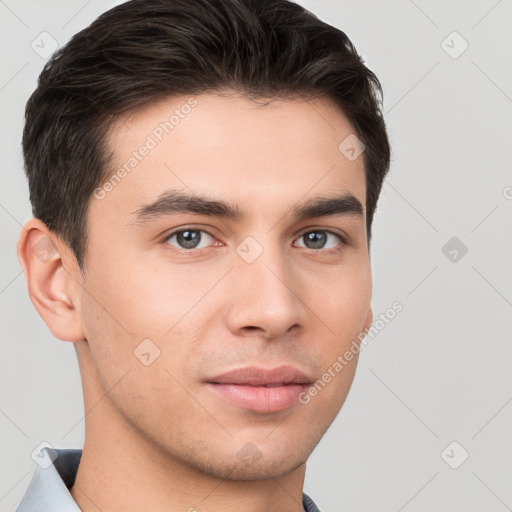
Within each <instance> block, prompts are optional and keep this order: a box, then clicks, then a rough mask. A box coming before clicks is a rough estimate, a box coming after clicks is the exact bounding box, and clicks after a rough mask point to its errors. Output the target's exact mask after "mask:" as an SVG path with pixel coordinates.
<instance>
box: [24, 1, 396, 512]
mask: <svg viewBox="0 0 512 512" xmlns="http://www.w3.org/2000/svg"><path fill="white" fill-rule="evenodd" d="M379 93H382V91H381V89H380V84H379V82H378V80H377V78H376V77H375V75H374V74H373V73H372V72H371V71H370V70H369V69H368V68H366V67H365V66H364V64H363V62H362V60H361V58H360V57H359V56H358V54H357V53H356V51H355V49H354V47H353V45H352V43H351V42H350V41H349V39H348V38H347V36H346V35H345V34H344V33H343V32H341V31H339V30H337V29H335V28H333V27H331V26H329V25H327V24H326V23H324V22H322V21H320V20H319V19H318V18H316V17H315V16H313V15H312V14H311V13H309V12H308V11H306V10H305V9H303V8H301V7H299V6H298V5H296V4H293V3H291V2H286V1H282V0H267V1H261V0H257V1H256V0H194V1H190V0H187V1H185V0H133V1H131V2H127V3H125V4H122V5H120V6H118V7H115V8H113V9H112V10H110V11H108V12H106V13H105V14H103V15H102V16H100V17H99V18H98V19H97V20H96V21H95V22H94V23H93V24H92V25H91V26H89V27H88V28H86V29H84V30H83V31H81V32H80V33H78V34H77V35H76V36H75V37H73V38H72V40H71V41H70V42H69V43H68V44H67V45H66V46H65V47H63V48H62V49H60V50H59V51H58V52H57V53H56V54H55V55H54V56H53V57H52V59H51V60H50V61H49V62H48V63H47V65H46V66H45V69H44V70H43V72H42V73H41V76H40V80H39V83H38V86H37V89H36V90H35V92H34V93H33V95H32V96H31V98H30V100H29V101H28V104H27V109H26V125H25V131H24V134H23V150H24V157H25V165H26V173H27V176H28V180H29V188H30V199H31V203H32V207H33V213H34V218H33V219H31V220H29V221H28V222H27V223H26V224H25V226H24V229H23V230H22V233H21V235H20V239H19V244H18V255H19V259H20V262H21V264H22V266H23V268H24V269H25V270H24V273H25V277H26V280H27V283H28V290H29V294H30V298H31V300H32V302H33V304H34V306H35V307H36V309H37V311H38V312H39V314H40V315H41V317H42V318H43V319H44V321H45V322H46V324H47V325H48V327H49V329H50V330H51V332H52V333H53V334H54V335H55V336H56V337H57V338H59V339H61V340H65V341H68V342H72V343H73V344H74V346H75V349H76V353H77V357H78V362H79V367H80V373H81V378H82V385H83V392H84V406H85V411H86V415H85V432H86V434H85V443H84V446H83V450H64V449H59V448H51V447H50V448H44V449H43V450H41V453H40V459H41V461H42V462H41V463H40V465H39V466H38V467H37V470H36V473H35V475H34V477H33V479H32V481H31V483H30V485H29V488H28V489H27V491H26V494H25V496H24V498H23V500H22V502H21V503H20V505H19V507H18V509H17V510H18V511H19V512H26V511H32V510H82V511H85V512H92V511H97V510H100V511H103V512H111V511H118V510H119V511H120V510H123V511H124V512H131V511H152V512H160V511H162V512H163V511H171V510H172V511H174V510H184V511H189V512H192V511H199V512H207V511H219V510H222V511H230V510H237V511H239V510H244V511H245V512H263V511H269V510H272V511H280V512H299V511H302V510H305V511H308V512H311V511H316V510H318V509H317V507H316V505H315V504H314V502H313V500H312V499H311V498H309V497H308V496H307V495H306V494H304V493H303V484H304V476H305V468H306V466H305V464H306V461H307V459H308V457H309V455H310V454H311V452H312V451H313V449H314V448H315V446H316V445H317V443H318V442H319V441H320V439H321V438H322V436H323V434H324V433H325V432H326V430H327V429H328V428H329V426H330V425H331V423H332V422H333V420H334V419H335V417H336V416H337V414H338V412H339V411H340V409H341V407H342V405H343V403H344V401H345V398H346V396H347V394H348V391H349V389H350V385H351V383H352V380H353V377H354V373H355V368H356V363H357V357H358V352H359V343H360V342H361V341H362V340H363V339H364V334H365V332H366V331H367V330H368V328H369V327H370V326H371V324H372V310H371V305H370V302H371V288H372V284H371V268H370V261H369V243H370V239H371V225H372V219H373V215H374V212H375V208H376V204H377V199H378V196H379V192H380V189H381V186H382V182H383V179H384V177H385V175H386V173H387V171H388V167H389V158H390V149H389V143H388V138H387V134H386V129H385V126H384V122H383V119H382V116H381V112H380V106H379V101H378V94H379ZM354 347H355V348H354ZM349 353H351V354H352V356H350V357H348V356H345V357H342V356H340V355H344V354H349Z"/></svg>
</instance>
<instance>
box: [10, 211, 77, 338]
mask: <svg viewBox="0 0 512 512" xmlns="http://www.w3.org/2000/svg"><path fill="white" fill-rule="evenodd" d="M61 250H64V244H63V242H62V241H60V239H58V237H57V236H56V235H55V234H54V233H51V232H50V231H49V230H48V228H47V227H46V225H45V224H44V223H43V222H41V221H40V220H39V219H31V220H29V221H28V222H27V223H26V224H25V226H24V227H23V229H22V231H21V233H20V236H19V240H18V259H19V261H20V264H21V266H22V268H23V273H24V275H25V279H26V281H27V287H28V293H29V297H30V300H31V301H32V304H33V305H34V307H35V308H36V310H37V312H38V313H39V315H40V316H41V318H42V319H43V320H44V321H45V323H46V325H47V326H48V328H49V329H50V331H51V332H52V333H53V335H54V336H55V337H57V338H59V339H61V340H64V341H78V340H82V339H84V332H83V328H82V322H81V317H80V310H79V308H78V307H77V306H79V297H78V295H77V294H76V286H72V281H73V279H74V278H73V276H71V275H70V273H69V271H68V270H67V269H66V268H65V267H64V265H63V255H62V254H61V252H60V251H61Z"/></svg>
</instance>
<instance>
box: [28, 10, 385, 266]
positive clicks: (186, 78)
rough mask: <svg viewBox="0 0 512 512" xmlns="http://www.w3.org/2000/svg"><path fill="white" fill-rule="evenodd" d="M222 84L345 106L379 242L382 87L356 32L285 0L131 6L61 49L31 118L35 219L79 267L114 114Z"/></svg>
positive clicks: (31, 104) (105, 167)
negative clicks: (352, 35)
mask: <svg viewBox="0 0 512 512" xmlns="http://www.w3.org/2000/svg"><path fill="white" fill-rule="evenodd" d="M224 89H231V90H233V91H238V92H242V93H243V94H245V95H247V96H248V97H256V98H258V97H261V98H263V97H266V98H269V97H276V98H278V97H280V98H282V97H286V96H288V97H293V96H299V95H300V96H304V95H306V96H309V97H316V96H327V97H328V98H330V99H332V100H334V101H335V102H336V103H337V104H338V105H339V106H340V107H341V108H342V110H343V112H344V113H345V115H346V116H347V118H348V119H349V120H350V122H351V123H352V125H353V127H354V129H355V131H356V134H357V136H358V137H359V138H360V139H361V141H362V142H363V144H364V146H365V152H364V163H365V176H366V189H367V192H366V212H367V213H366V215H367V217H366V222H367V232H368V242H370V239H371V225H372V220H373V215H374V212H375V209H376V206H377V200H378V197H379V194H380V190H381V187H382V183H383V180H384V177H385V175H386V174H387V172H388V169H389V162H390V147H389V141H388V137H387V133H386V128H385V124H384V120H383V117H382V113H381V102H382V88H381V85H380V83H379V80H378V79H377V77H376V76H375V74H374V73H373V72H372V71H370V70H369V69H368V68H367V67H366V66H365V65H364V63H363V60H362V58H361V57H360V56H359V55H358V53H357V51H356V49H355V47H354V46H353V44H352V42H351V41H350V40H349V38H348V37H347V35H346V34H345V33H344V32H342V31H341V30H338V29H336V28H335V27H332V26H331V25H329V24H327V23H325V22H323V21H321V20H320V19H318V18H317V17H316V16H315V15H313V14H312V13H311V12H309V11H308V10H306V9H304V8H303V7H301V6H299V5H297V4H295V3H292V2H289V1H286V0H132V1H129V2H126V3H124V4H121V5H119V6H117V7H114V8H113V9H111V10H109V11H107V12H105V13H104V14H102V15H101V16H100V17H99V18H98V19H97V20H95V21H94V22H93V23H92V24H91V25H90V26H89V27H87V28H85V29H84V30H82V31H80V32H79V33H78V34H76V35H75V36H74V37H73V38H72V39H71V40H70V41H69V42H68V43H67V44H66V45H65V46H63V47H62V48H60V49H59V50H58V51H57V52H55V54H54V55H53V56H52V57H51V59H50V60H49V61H48V62H47V63H46V65H45V67H44V69H43V71H42V72H41V74H40V76H39V81H38V85H37V88H36V90H35V91H34V93H33V94H32V95H31V97H30V99H29V101H28V102H27V106H26V111H25V129H24V132H23V153H24V159H25V171H26V174H27V177H28V181H29V189H30V201H31V204H32V211H33V214H34V216H35V217H37V218H39V219H41V220H42V221H43V222H44V223H45V224H46V225H47V226H48V228H49V229H50V230H52V231H54V232H55V233H57V234H58V235H59V236H60V237H61V238H62V239H63V240H64V241H65V242H66V243H67V244H68V245H69V246H70V248H71V249H72V251H73V253H74V255H75V256H76V258H77V261H78V264H79V266H80V268H81V270H82V272H83V271H84V256H85V251H86V241H87V223H86V220H87V208H88V205H89V202H90V200H91V196H92V194H93V191H94V190H95V188H96V187H98V185H99V184H101V183H102V181H103V180H104V179H105V178H106V177H107V176H108V174H109V172H110V171H109V161H110V158H111V155H109V154H108V151H107V149H106V144H105V141H106V138H107V137H106V136H107V133H108V130H109V128H110V127H111V126H112V123H114V122H115V120H116V117H117V116H118V115H120V114H122V113H124V112H127V111H129V110H132V109H135V108H137V107H141V106H143V105H146V104H148V103H150V102H153V101H156V100H159V99H162V98H165V97H170V96H173V95H177V94H200V93H206V92H213V91H219V90H224ZM340 142H341V141H340Z"/></svg>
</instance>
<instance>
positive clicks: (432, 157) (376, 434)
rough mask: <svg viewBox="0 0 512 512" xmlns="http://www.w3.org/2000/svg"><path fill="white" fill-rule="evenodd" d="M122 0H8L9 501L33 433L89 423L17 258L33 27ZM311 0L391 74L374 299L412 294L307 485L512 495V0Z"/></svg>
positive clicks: (24, 210) (349, 500)
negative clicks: (388, 163) (389, 157)
mask: <svg viewBox="0 0 512 512" xmlns="http://www.w3.org/2000/svg"><path fill="white" fill-rule="evenodd" d="M116 3H120V2H114V1H103V0H89V1H88V2H87V1H85V0H73V1H63V0H59V1H56V0H53V1H45V2H40V1H36V0H30V1H29V0H24V1H18V2H15V1H14V0H0V19H1V27H0V34H1V35H0V37H1V44H0V52H1V76H0V102H1V112H2V132H1V133H2V137H1V138H0V145H1V147H0V154H1V156H2V159H1V173H0V176H1V187H0V223H1V236H2V242H1V253H0V257H1V262H0V332H1V346H0V350H1V352H0V382H1V385H0V429H1V448H0V461H1V465H2V466H1V470H0V511H2V512H4V511H10V510H14V508H15V506H16V505H17V503H18V502H19V500H20V499H21V496H22V495H23V493H24V491H25V489H26V487H27V485H28V483H29V480H30V478H31V475H32V473H33V471H34V469H35V462H34V461H33V460H32V458H31V456H30V454H31V452H32V451H33V450H34V448H36V447H37V446H38V445H39V444H40V443H41V442H43V441H45V442H48V443H50V444H52V445H53V446H56V447H81V446H82V443H83V435H84V428H83V427H84V424H83V415H84V410H83V403H82V394H81V385H80V378H79V372H78V365H77V362H76V358H75V353H74V350H73V348H72V346H71V344H70V343H66V342H62V341H59V340H56V339H55V338H54V337H53V336H52V335H51V333H50V331H49V330H48V329H47V327H46V325H45V324H44V322H43V321H42V320H41V319H40V317H39V316H38V314H37V313H36V311H35V309H34V308H33V306H32V304H31V302H30V300H29V298H28V294H27V290H26V285H25V281H24V279H23V275H22V274H21V268H20V266H19V263H18V260H17V258H16V241H17V237H18V234H19V231H20V224H22V223H24V222H25V221H26V220H28V219H29V218H30V216H31V211H30V205H29V201H28V189H27V185H26V181H25V178H24V175H23V171H22V159H21V151H20V136H21V131H22V126H23V109H24V104H25V102H26V100H27V99H28V97H29V95H30V93H31V92H32V90H33V89H34V87H35V82H36V78H37V75H38V74H39V72H40V71H41V69H42V66H43V64H44V62H45V61H44V59H43V58H41V57H40V56H39V55H38V54H37V53H36V52H35V51H34V50H33V49H32V48H31V43H32V41H33V40H34V39H36V41H37V37H38V35H39V34H40V33H41V32H43V31H46V32H48V33H49V34H51V36H52V37H53V38H54V39H55V40H56V41H58V43H59V44H63V43H65V42H66V41H67V40H68V39H69V37H70V36H71V35H73V34H74V33H75V32H77V31H78V30H80V29H81V28H83V27H84V26H86V25H87V24H89V23H90V22H91V21H92V20H93V19H94V18H95V17H97V15H98V14H99V13H101V12H103V11H105V10H107V9H108V8H110V7H112V6H113V5H115V4H116ZM300 3H302V4H303V5H305V6H306V7H308V8H310V9H311V10H312V11H313V12H314V13H315V14H317V15H318V16H319V17H320V18H322V19H324V20H326V21H327V22H329V23H331V24H333V25H335V26H337V27H339V28H341V29H342V30H344V31H346V33H347V34H348V36H349V37H350V38H351V39H352V40H353V42H354V43H355V44H356V46H357V48H358V49H359V51H360V52H361V53H362V55H363V56H364V58H365V60H366V62H367V65H368V66H369V67H370V68H371V69H372V70H373V71H375V73H376V74H377V76H378V77H379V78H380V80H381V82H382V84H383V87H384V93H385V100H384V111H385V118H386V121H387V125H388V129H389V133H390V137H391V143H392V146H393V161H392V169H391V172H390V175H389V178H388V181H387V183H386V184H385V185H384V188H383V191H382V196H381V199H380V203H379V208H378V210H377V216H376V220H375V226H374V240H373V246H372V266H373V275H374V292H373V309H374V313H375V316H376V318H377V317H378V315H379V313H384V312H385V311H386V310H387V309H388V308H389V307H390V306H391V304H392V303H393V302H395V301H400V302H401V303H402V304H403V311H402V312H401V313H399V314H398V315H397V316H396V318H395V319H394V320H392V321H391V322H390V323H389V324H387V325H386V326H385V328H384V329H382V330H381V331H380V332H379V334H378V335H377V336H376V337H374V338H373V339H371V340H369V342H368V344H367V346H366V347H365V348H364V350H363V351H362V354H361V358H360V362H359V367H358V372H357V374H356V378H355V381H354V384H353V387H352V389H351V391H350V393H349V396H348V398H347V401H346V403H345V405H344V406H343V409H342V411H341V413H340V415H339V416H338V418H337V420H336V421H335V423H334V424H333V425H332V427H331V428H330V430H329V431H328V433H327V434H326V436H325V437H324V438H323V440H322V441H321V443H320V444H319V445H318V447H317V449H316V450H315V452H314V453H313V455H312V456H311V458H310V461H309V463H308V467H307V474H306V484H305V491H306V492H307V493H309V494H310V495H311V496H312V498H313V499H314V500H315V501H316V503H317V504H318V505H319V507H320V508H321V509H322V510H324V511H331V512H335V511H352V512H357V511H372V512H379V511H386V512H389V511H396V512H399V511H402V510H404V511H406V512H413V511H425V510H429V511H452V512H453V511H462V510H464V511H467V512H470V511H482V510H485V511H486V512H493V511H496V512H501V511H505V510H507V509H508V510H512V486H511V485H510V482H512V436H511V431H512V429H511V427H512V403H511V402H512V386H511V383H512V358H511V355H512V348H511V324H512V323H511V313H512V265H511V264H510V262H511V261H512V259H511V256H512V235H511V234H512V229H511V227H512V226H511V224H512V222H511V219H512V215H511V213H512V200H511V199H510V198H511V197H512V188H510V187H512V173H511V160H512V155H511V152H510V147H511V142H512V123H511V120H512V118H511V113H512V68H511V65H510V63H511V59H510V55H511V47H512V45H511V42H512V31H511V30H510V28H511V27H512V23H511V22H512V2H511V0H500V1H496V0H485V1H484V0H482V1H461V0H460V1H451V2H443V1H440V0H436V1H426V0H415V1H414V2H413V1H412V0H396V1H382V0H381V1H377V0H374V1H370V0H365V1H356V0H351V1H335V0H310V1H302V2H300ZM454 31H456V32H458V33H459V34H460V35H461V36H462V38H464V40H466V41H467V43H468V44H469V47H468V49H467V50H466V51H465V52H464V53H462V54H461V55H460V56H458V58H453V54H454V52H456V53H458V52H459V51H460V50H461V49H462V48H463V46H462V40H461V39H460V38H458V36H451V37H449V38H448V39H447V40H446V42H445V43H444V47H443V45H442V42H443V41H444V40H445V39H446V38H447V36H449V35H450V34H451V33H452V32H454ZM445 49H448V51H449V52H451V53H452V56H450V55H449V54H448V53H447V52H446V51H445ZM507 187H509V188H507ZM452 237H457V239H458V241H455V244H456V245H455V246H453V247H451V246H449V247H448V248H447V249H445V251H444V252H443V251H442V248H443V247H444V246H445V244H446V243H447V242H448V241H449V240H450V239H451V238H452ZM452 243H453V242H452ZM461 243H463V244H464V245H465V246H466V247H467V249H468V252H467V253H466V254H465V255H463V256H461V255H462V251H461V250H460V249H461V247H462V246H461ZM457 244H458V247H457ZM454 248H455V250H456V251H457V254H455V253H454V252H453V249H454ZM449 251H452V252H451V254H450V252H449ZM445 253H446V254H447V255H445ZM453 259H456V261H452V260H453ZM453 441H456V442H457V443H458V445H456V446H455V448H454V449H453V451H451V449H449V450H448V455H449V457H447V456H446V455H445V457H444V458H443V457H442V456H441V452H443V450H444V449H445V448H446V447H447V446H448V445H449V444H450V443H452V442H453ZM452 447H453V446H452ZM463 450H466V451H467V452H468V453H469V458H468V459H467V460H466V461H465V462H464V463H463V464H462V465H460V467H458V469H452V468H451V467H449V465H448V464H447V463H446V461H447V460H449V461H450V463H451V464H452V465H454V464H456V463H458V462H460V460H461V458H460V457H461V454H463V453H464V452H463Z"/></svg>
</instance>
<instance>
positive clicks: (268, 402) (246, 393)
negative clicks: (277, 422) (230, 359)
mask: <svg viewBox="0 0 512 512" xmlns="http://www.w3.org/2000/svg"><path fill="white" fill-rule="evenodd" d="M205 384H206V386H207V387H208V389H210V390H211V391H213V392H214V393H216V394H217V395H218V396H221V397H223V398H225V399H227V400H228V401H230V402H232V403H233V404H235V405H237V406H240V407H243V408H245V409H249V410H251V411H254V412H259V413H272V412H279V411H282V410H284V409H288V408H289V407H291V406H293V405H294V404H295V403H297V401H298V398H299V395H300V393H301V392H303V391H304V390H305V389H307V388H308V387H309V386H310V385H311V384H312V381H311V379H310V378H309V377H308V376H307V375H306V374H305V373H304V372H302V371H300V370H298V369H297V368H294V367H293V366H279V367H277V368H272V369H265V368H260V367H256V366H248V367H245V368H237V369H234V370H231V371H229V372H226V373H223V374H221V375H217V376H215V377H211V378H208V379H207V380H206V381H205Z"/></svg>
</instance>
